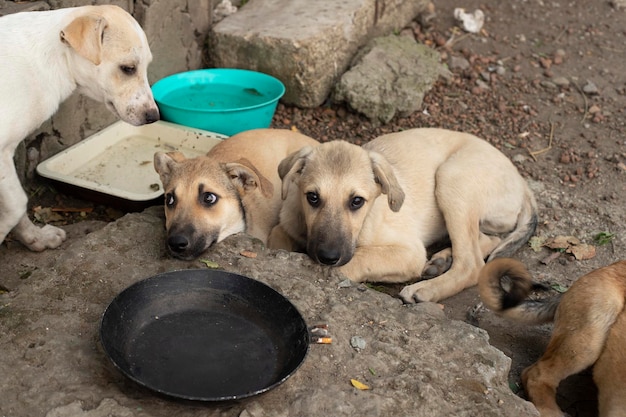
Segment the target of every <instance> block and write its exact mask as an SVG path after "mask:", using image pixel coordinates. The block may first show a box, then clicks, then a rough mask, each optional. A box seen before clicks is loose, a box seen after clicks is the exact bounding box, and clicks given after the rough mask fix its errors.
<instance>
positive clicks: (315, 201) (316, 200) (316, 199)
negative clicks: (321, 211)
mask: <svg viewBox="0 0 626 417" xmlns="http://www.w3.org/2000/svg"><path fill="white" fill-rule="evenodd" d="M306 201H308V202H309V204H310V205H311V206H312V207H317V206H319V205H320V196H319V194H317V193H314V192H308V193H306Z"/></svg>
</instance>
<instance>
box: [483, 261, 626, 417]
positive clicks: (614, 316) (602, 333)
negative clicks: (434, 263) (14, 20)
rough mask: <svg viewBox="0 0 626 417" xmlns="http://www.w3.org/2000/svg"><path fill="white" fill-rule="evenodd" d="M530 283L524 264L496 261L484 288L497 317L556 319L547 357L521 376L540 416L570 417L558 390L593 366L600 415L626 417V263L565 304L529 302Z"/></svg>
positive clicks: (596, 274) (572, 292)
mask: <svg viewBox="0 0 626 417" xmlns="http://www.w3.org/2000/svg"><path fill="white" fill-rule="evenodd" d="M505 276H507V277H508V278H509V279H510V280H511V279H512V281H511V283H512V284H513V285H512V287H510V289H509V291H507V292H505V291H504V290H503V289H502V287H501V284H500V281H501V279H502V278H503V277H505ZM531 281H532V278H531V277H530V274H529V273H528V271H527V270H526V268H525V267H524V265H523V264H521V263H520V262H518V261H516V260H513V259H496V260H494V261H493V262H491V263H489V264H487V265H485V267H484V268H483V270H482V271H481V275H480V280H479V289H480V295H481V298H482V300H483V302H484V303H485V305H486V306H487V307H489V308H491V309H492V310H494V311H496V312H497V313H498V314H501V315H503V316H506V317H510V318H513V319H516V320H524V321H527V322H533V321H545V320H552V319H554V322H555V323H554V329H553V331H552V338H551V339H550V343H549V344H548V347H547V349H546V352H545V353H544V354H543V356H542V357H541V359H539V361H537V362H536V363H535V364H533V365H531V366H530V367H528V368H526V369H525V370H524V372H523V373H522V383H523V384H524V388H525V389H526V392H527V394H528V397H529V399H530V400H531V401H532V402H533V404H535V406H536V407H537V409H538V410H539V412H540V413H541V417H557V416H558V417H561V416H564V415H565V414H564V413H563V412H562V411H561V410H560V408H559V406H558V405H557V402H556V390H557V387H558V385H559V383H560V382H561V381H562V380H563V379H565V378H567V377H568V376H570V375H573V374H575V373H578V372H580V371H582V370H584V369H586V368H588V367H589V366H593V379H594V381H595V383H596V385H597V387H598V395H599V398H598V403H599V416H600V417H618V416H619V417H624V416H626V350H625V349H624V346H625V345H626V312H625V311H624V304H625V301H626V261H619V262H616V263H614V264H612V265H609V266H606V267H604V268H600V269H597V270H595V271H592V272H590V273H588V274H587V275H584V276H582V277H581V278H579V279H578V280H577V281H576V282H575V283H574V284H573V285H572V286H571V288H570V289H569V290H568V291H567V292H566V293H565V294H563V296H562V297H561V298H560V302H559V300H558V299H557V300H555V299H548V300H542V301H531V300H526V299H525V298H526V295H527V293H528V287H529V283H530V282H531ZM518 284H519V286H521V288H522V289H521V290H520V291H519V293H518V294H517V295H515V296H514V297H512V299H510V300H509V304H510V305H509V306H508V308H504V307H503V302H502V300H503V297H506V296H508V295H509V294H510V293H511V291H513V292H515V291H516V290H517V287H518ZM555 306H556V307H555ZM533 318H534V319H535V320H533Z"/></svg>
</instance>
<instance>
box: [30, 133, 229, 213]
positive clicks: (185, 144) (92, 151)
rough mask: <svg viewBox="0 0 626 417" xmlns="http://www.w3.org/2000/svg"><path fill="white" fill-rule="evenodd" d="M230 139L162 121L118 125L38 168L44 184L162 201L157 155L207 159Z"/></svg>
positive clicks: (69, 149) (127, 197)
mask: <svg viewBox="0 0 626 417" xmlns="http://www.w3.org/2000/svg"><path fill="white" fill-rule="evenodd" d="M225 138H226V136H224V135H221V134H218V133H213V132H207V131H205V130H200V129H194V128H189V127H186V126H180V125H176V124H173V123H168V122H164V121H158V122H156V123H152V124H149V125H144V126H132V125H129V124H128V123H125V122H121V121H120V122H116V123H114V124H112V125H110V126H109V127H107V128H105V129H103V130H101V131H100V132H98V133H96V134H94V135H92V136H90V137H88V138H86V139H84V140H82V141H81V142H78V143H77V144H76V145H74V146H72V147H70V148H68V149H65V150H64V151H62V152H60V153H58V154H56V155H55V156H53V157H51V158H49V159H47V160H45V161H43V162H42V163H40V164H39V165H38V166H37V172H38V173H39V174H40V175H41V176H43V177H46V178H50V179H52V180H56V181H59V182H62V183H66V184H70V185H73V186H77V187H81V188H85V189H87V190H90V191H95V192H99V193H103V194H107V195H111V196H114V197H118V198H121V199H125V200H130V201H140V202H141V201H149V200H153V199H155V198H158V197H159V196H161V195H163V189H162V185H161V180H160V179H159V175H158V174H157V172H156V171H155V170H154V164H153V160H154V154H155V152H157V151H165V152H169V151H174V150H177V151H180V152H182V153H183V154H184V155H185V156H187V157H188V158H193V157H196V156H199V155H204V154H206V153H207V152H208V151H209V150H210V149H211V148H212V147H213V146H214V145H215V144H217V143H219V142H220V141H221V140H223V139H225Z"/></svg>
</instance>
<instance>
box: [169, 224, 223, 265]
mask: <svg viewBox="0 0 626 417" xmlns="http://www.w3.org/2000/svg"><path fill="white" fill-rule="evenodd" d="M216 240H217V238H216V237H213V236H207V235H201V236H198V235H197V234H195V233H193V229H191V228H183V229H182V230H180V229H179V230H170V233H168V236H167V249H168V251H169V253H170V254H171V255H172V256H173V257H175V258H178V259H183V260H191V259H196V258H197V257H198V256H200V255H201V254H202V253H203V252H204V251H205V250H207V249H208V248H209V247H211V245H213V244H214V243H215V241H216Z"/></svg>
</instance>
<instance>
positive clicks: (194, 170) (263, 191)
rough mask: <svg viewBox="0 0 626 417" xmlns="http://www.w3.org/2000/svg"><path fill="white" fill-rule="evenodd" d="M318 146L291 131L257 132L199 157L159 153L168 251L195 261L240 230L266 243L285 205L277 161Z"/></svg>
mask: <svg viewBox="0 0 626 417" xmlns="http://www.w3.org/2000/svg"><path fill="white" fill-rule="evenodd" d="M317 144H318V142H317V141H315V140H314V139H311V138H309V137H308V136H305V135H302V134H300V133H296V132H292V131H290V130H284V129H257V130H250V131H246V132H243V133H239V134H237V135H235V136H233V137H231V138H229V139H226V140H224V141H223V142H221V143H219V144H217V145H216V146H214V147H213V148H212V149H211V150H210V151H209V153H208V154H207V155H206V156H202V157H198V158H192V159H186V158H185V157H184V155H182V154H180V153H178V152H171V153H163V152H158V153H157V154H155V156H154V166H155V169H156V171H157V172H158V173H159V175H160V177H161V182H162V183H163V187H164V191H165V217H166V222H165V226H166V229H167V234H168V238H167V243H168V249H169V251H170V253H172V255H174V256H176V257H178V258H181V259H193V258H196V257H198V256H199V255H200V254H201V253H202V252H204V251H205V250H206V249H208V248H209V247H210V246H211V245H212V244H214V243H217V242H220V241H222V240H223V239H225V238H226V237H227V236H230V235H233V234H235V233H241V232H246V233H248V234H250V235H252V236H254V237H256V238H258V239H260V240H261V241H263V242H264V243H265V242H266V241H267V236H268V234H269V233H270V230H271V229H272V227H274V225H275V224H276V223H278V213H279V210H280V206H281V203H282V201H281V198H280V192H279V191H280V187H281V181H280V177H279V176H278V164H279V162H280V161H281V160H282V159H283V158H285V157H286V156H287V155H289V154H290V153H292V152H295V151H297V150H299V149H300V148H302V147H303V146H315V145H317ZM214 197H215V198H216V201H214V202H213V201H212V199H213V198H214Z"/></svg>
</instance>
